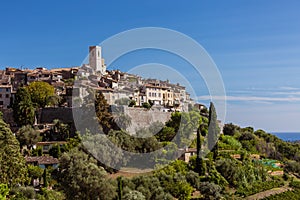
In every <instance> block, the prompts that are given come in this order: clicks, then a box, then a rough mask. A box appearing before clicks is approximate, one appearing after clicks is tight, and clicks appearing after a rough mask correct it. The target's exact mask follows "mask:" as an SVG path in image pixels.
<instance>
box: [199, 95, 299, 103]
mask: <svg viewBox="0 0 300 200" xmlns="http://www.w3.org/2000/svg"><path fill="white" fill-rule="evenodd" d="M211 99H214V100H226V101H256V102H300V97H260V96H209V95H204V96H199V97H198V100H202V101H205V100H211Z"/></svg>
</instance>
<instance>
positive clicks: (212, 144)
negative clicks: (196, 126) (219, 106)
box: [208, 102, 220, 158]
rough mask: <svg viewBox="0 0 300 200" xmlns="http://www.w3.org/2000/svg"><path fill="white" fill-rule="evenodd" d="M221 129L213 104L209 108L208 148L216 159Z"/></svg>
mask: <svg viewBox="0 0 300 200" xmlns="http://www.w3.org/2000/svg"><path fill="white" fill-rule="evenodd" d="M219 133H220V128H219V125H218V121H217V112H216V109H215V106H214V104H213V103H212V102H211V103H210V106H209V120H208V148H209V149H210V150H211V151H212V152H213V153H214V158H216V157H217V156H218V137H219Z"/></svg>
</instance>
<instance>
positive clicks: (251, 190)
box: [236, 181, 284, 197]
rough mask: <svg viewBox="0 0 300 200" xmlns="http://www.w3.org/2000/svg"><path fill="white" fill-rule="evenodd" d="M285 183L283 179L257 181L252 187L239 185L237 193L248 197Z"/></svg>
mask: <svg viewBox="0 0 300 200" xmlns="http://www.w3.org/2000/svg"><path fill="white" fill-rule="evenodd" d="M283 185H284V182H283V181H267V182H255V183H253V184H252V185H251V187H248V188H247V187H239V188H238V189H237V191H236V194H238V195H240V196H243V197H247V196H250V195H252V194H256V193H259V192H263V191H266V190H270V189H272V188H276V187H281V186H283Z"/></svg>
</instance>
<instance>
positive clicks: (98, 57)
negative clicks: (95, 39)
mask: <svg viewBox="0 0 300 200" xmlns="http://www.w3.org/2000/svg"><path fill="white" fill-rule="evenodd" d="M89 64H90V67H91V68H93V69H94V70H95V71H96V72H100V73H101V74H102V75H104V74H105V72H106V66H105V64H104V59H102V49H101V47H100V46H90V47H89Z"/></svg>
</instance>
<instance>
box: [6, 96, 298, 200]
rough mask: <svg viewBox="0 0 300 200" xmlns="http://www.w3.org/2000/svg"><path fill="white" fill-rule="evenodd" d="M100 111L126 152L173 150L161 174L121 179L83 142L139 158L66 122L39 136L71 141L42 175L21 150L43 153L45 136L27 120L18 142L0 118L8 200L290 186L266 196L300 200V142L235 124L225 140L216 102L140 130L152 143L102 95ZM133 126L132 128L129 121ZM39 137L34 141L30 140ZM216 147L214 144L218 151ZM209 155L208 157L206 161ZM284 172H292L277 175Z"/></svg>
mask: <svg viewBox="0 0 300 200" xmlns="http://www.w3.org/2000/svg"><path fill="white" fill-rule="evenodd" d="M95 107H96V111H97V115H96V116H97V117H98V119H96V120H98V121H99V123H100V124H101V125H103V128H102V129H99V130H98V131H101V132H104V133H105V134H106V135H107V137H108V138H109V139H110V140H111V141H112V142H113V143H114V144H115V145H118V146H119V147H122V149H124V150H127V151H131V152H135V153H145V152H152V151H155V150H157V149H160V148H161V147H163V146H165V145H167V144H168V145H169V146H168V147H169V148H167V149H166V150H165V151H164V152H163V153H162V154H156V155H155V156H153V158H151V160H150V162H152V163H153V164H155V165H156V167H157V169H156V170H155V171H153V172H151V173H147V174H143V175H139V174H133V175H132V176H130V177H126V176H118V173H119V172H118V171H117V170H114V169H111V168H109V167H107V166H105V165H104V164H102V163H101V162H99V161H98V160H96V159H95V157H94V156H95V154H91V153H90V152H88V151H87V149H86V147H85V146H83V145H82V144H81V141H82V139H84V141H87V142H88V143H86V144H89V145H95V146H97V147H98V146H100V145H101V146H102V147H103V148H104V149H107V151H103V152H102V153H101V155H97V156H101V157H102V158H103V159H105V160H106V161H107V162H110V164H116V165H118V164H123V165H125V166H126V164H127V163H129V162H132V161H133V160H132V159H134V158H126V159H125V158H124V157H123V153H122V151H116V152H110V151H109V149H110V146H109V144H106V143H104V142H101V141H102V140H101V137H102V136H103V135H102V136H101V135H99V134H97V129H93V130H85V132H81V134H69V133H70V130H68V129H69V127H68V126H66V125H64V124H63V123H61V122H58V121H56V123H55V124H56V125H55V127H54V129H55V130H53V131H52V132H50V133H48V134H43V135H40V136H39V137H42V140H43V141H45V140H46V139H49V138H51V135H52V134H58V135H59V133H60V135H61V136H60V139H63V140H65V141H66V142H67V143H66V144H64V145H62V146H54V147H53V150H51V151H50V152H49V154H50V155H52V156H53V157H57V158H58V159H59V161H60V164H59V167H58V168H51V167H49V168H47V169H46V170H44V169H42V170H41V169H40V168H39V167H37V166H33V165H26V164H25V161H24V157H23V156H22V155H21V153H20V152H21V151H20V147H24V146H27V147H28V148H27V152H24V151H23V153H24V155H25V153H26V154H27V155H32V156H33V155H41V154H42V152H41V151H40V150H39V149H38V148H32V147H33V145H34V143H35V142H36V141H39V140H40V139H36V138H39V137H38V136H35V135H36V134H38V133H36V131H35V130H33V129H31V128H30V127H29V126H30V125H28V124H30V123H27V122H26V123H22V122H20V124H27V126H26V128H23V129H21V130H20V131H19V132H18V134H17V137H16V136H15V135H13V134H12V132H11V131H10V129H9V127H8V125H6V124H5V122H4V121H3V120H0V130H1V132H0V137H1V141H0V142H1V149H0V151H1V154H0V199H74V200H76V199H78V200H79V199H80V200H81V199H112V200H114V199H115V200H117V199H119V200H121V199H122V200H123V199H125V200H131V199H145V200H156V199H157V200H161V199H170V200H171V199H174V198H176V199H179V200H186V199H243V198H245V197H246V196H249V195H252V194H255V193H258V192H262V191H266V190H269V189H272V188H277V187H283V186H284V185H286V186H287V185H288V184H290V187H291V188H292V189H293V190H291V191H287V192H284V193H282V194H278V195H275V196H270V197H267V198H266V199H296V197H297V195H298V197H299V190H300V187H299V185H300V184H299V182H297V181H296V179H297V178H299V177H300V144H299V143H290V142H284V141H282V140H280V139H278V138H277V137H275V136H273V135H271V134H268V133H266V132H265V131H263V130H254V129H253V128H252V127H246V128H241V127H239V126H237V125H234V124H226V125H225V126H224V129H223V133H224V134H222V135H218V133H219V128H218V126H217V121H216V119H217V116H216V112H215V110H214V106H213V104H211V105H210V109H209V110H205V111H203V110H202V111H199V110H197V109H192V110H190V111H189V112H186V113H179V112H174V113H172V116H171V119H170V120H169V121H168V122H166V124H159V123H154V124H152V125H151V126H150V127H149V128H143V129H141V130H138V131H137V134H141V135H143V136H145V135H146V136H147V135H151V137H147V138H137V137H133V136H131V135H130V134H129V133H127V132H126V131H125V129H124V128H122V127H121V128H120V127H118V126H117V125H116V122H115V121H114V120H113V117H112V116H111V114H110V113H109V112H108V105H107V103H106V101H105V99H104V98H103V95H101V94H97V95H96V103H95ZM207 116H208V117H207ZM125 118H126V117H125ZM118 120H120V119H118ZM121 124H125V123H121ZM126 124H130V120H129V119H128V118H126ZM124 126H125V125H124ZM155 130H159V131H158V133H157V134H156V135H154V136H153V134H151V133H152V132H153V131H155ZM32 134H33V135H34V136H35V137H33V138H34V140H29V139H28V137H29V136H30V135H32ZM80 135H81V136H80ZM17 139H19V141H18V140H17ZM216 139H219V140H218V142H217V144H216V145H212V143H213V142H214V141H215V140H216ZM189 141H191V142H189ZM20 144H21V145H20ZM187 145H190V147H193V148H196V149H197V153H196V155H193V156H192V157H190V160H189V162H184V161H182V160H173V161H172V162H168V160H167V158H169V157H170V156H171V155H173V154H174V153H176V152H177V150H178V149H181V148H183V147H186V146H187ZM209 147H212V150H211V151H209V150H208V148H209ZM98 153H99V152H98ZM205 153H207V155H206V156H205V157H202V155H203V154H205ZM178 156H179V155H178ZM115 158H118V159H115ZM275 163H278V164H275ZM130 167H132V166H130ZM136 167H139V168H147V166H136ZM276 171H283V172H284V174H283V175H280V176H275V175H272V174H271V173H272V172H276ZM35 179H39V180H40V187H39V188H36V189H37V190H34V187H33V180H35Z"/></svg>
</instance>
